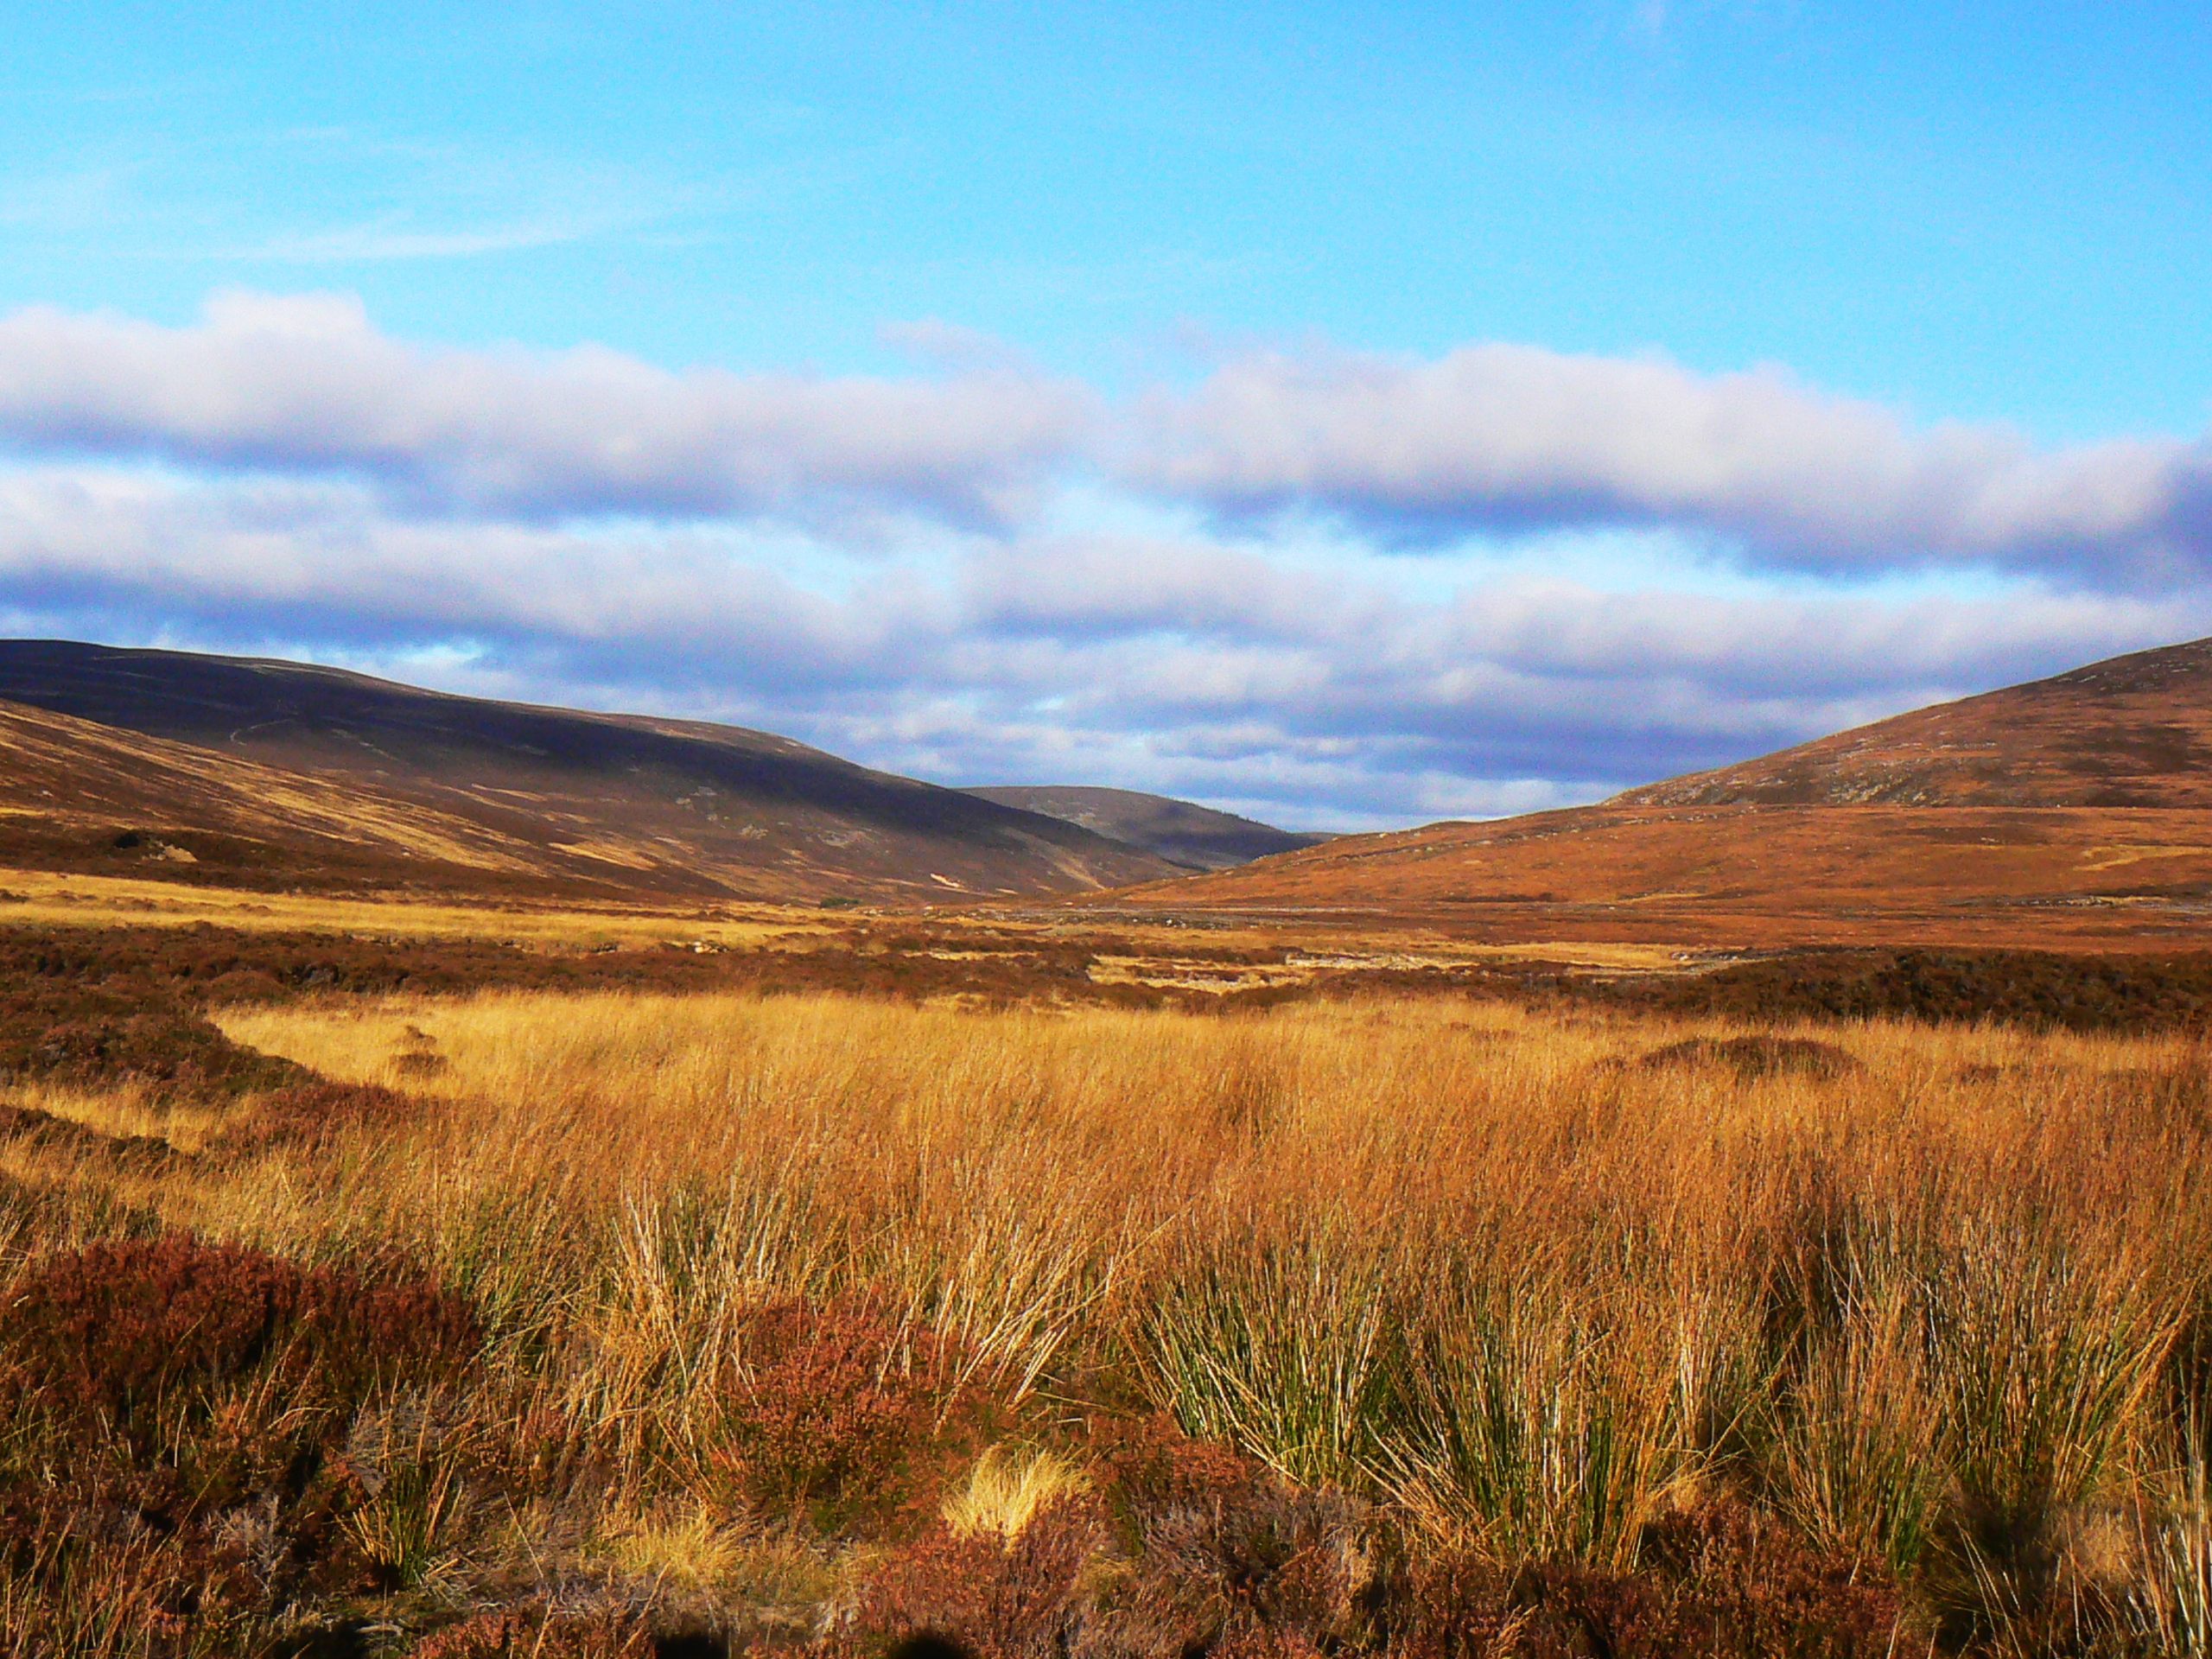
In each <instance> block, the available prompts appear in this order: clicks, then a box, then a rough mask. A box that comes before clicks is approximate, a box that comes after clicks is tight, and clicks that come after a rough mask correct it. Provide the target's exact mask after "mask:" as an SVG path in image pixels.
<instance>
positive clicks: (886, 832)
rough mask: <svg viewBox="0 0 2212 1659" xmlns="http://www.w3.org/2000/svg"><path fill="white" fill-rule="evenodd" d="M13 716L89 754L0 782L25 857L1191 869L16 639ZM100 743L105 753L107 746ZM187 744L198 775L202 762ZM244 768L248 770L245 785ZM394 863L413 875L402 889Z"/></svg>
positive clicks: (193, 662)
mask: <svg viewBox="0 0 2212 1659" xmlns="http://www.w3.org/2000/svg"><path fill="white" fill-rule="evenodd" d="M0 699H5V700H8V701H10V702H16V703H22V704H28V705H31V706H32V707H33V708H35V709H41V710H45V711H48V713H49V714H53V715H66V716H69V717H72V718H73V720H74V721H77V722H79V724H77V725H76V726H73V727H72V728H69V735H68V736H67V738H66V739H64V740H56V741H63V742H64V744H65V747H66V744H67V743H69V742H78V743H84V744H86V745H88V746H89V747H86V749H85V751H84V753H83V755H82V757H81V758H80V759H79V760H74V761H68V762H62V763H59V764H60V765H61V766H62V771H63V772H64V774H65V775H66V779H67V781H66V783H65V784H64V785H62V786H60V787H58V788H57V787H55V785H54V782H53V781H52V780H51V779H45V777H44V774H43V773H41V772H39V771H38V766H39V765H40V764H44V763H33V762H31V761H29V760H23V756H22V751H21V750H20V748H18V750H17V751H16V753H15V754H13V755H10V754H7V753H0V768H10V767H14V766H16V764H17V761H18V760H23V766H24V770H23V771H22V777H21V779H18V778H17V776H16V772H14V771H11V770H0V791H10V792H9V793H8V794H7V796H6V798H7V799H8V800H9V802H10V804H14V805H15V806H16V808H17V811H18V821H17V829H18V830H19V831H20V833H21V834H22V836H24V837H26V838H27V839H26V842H25V845H26V848H27V849H31V848H32V847H34V845H35V843H37V842H39V841H40V840H41V838H44V839H45V840H48V841H52V840H59V841H61V842H71V843H72V844H73V841H72V838H75V839H78V840H81V838H82V835H83V832H84V822H83V821H84V819H85V818H86V815H87V814H90V815H91V816H92V817H99V818H102V819H103V820H105V819H106V818H109V817H114V818H117V819H118V827H117V829H115V830H113V831H111V837H112V836H113V835H114V834H118V833H124V834H127V833H130V832H131V831H134V830H135V831H136V832H137V833H138V834H139V836H140V837H141V840H142V842H143V841H146V840H156V841H159V842H162V843H164V844H167V845H171V846H183V847H186V848H188V849H190V848H193V847H194V842H193V840H192V832H203V833H219V834H227V835H235V836H243V837H245V838H246V839H247V840H249V841H251V842H254V843H256V846H257V849H258V851H257V852H256V853H255V855H254V856H252V857H246V856H243V855H241V856H240V857H239V858H238V859H236V860H234V861H233V862H234V863H235V864H236V865H237V867H238V868H239V869H240V870H245V869H246V868H249V867H251V866H252V865H254V864H255V863H256V862H258V863H260V864H261V865H263V866H265V867H267V868H270V869H271V870H273V871H279V872H281V873H282V875H281V878H280V879H283V880H298V879H300V878H301V876H302V873H303V872H304V873H312V872H314V871H318V870H321V871H324V872H325V873H326V874H330V875H333V876H334V877H335V878H336V879H340V880H353V881H358V880H362V879H364V878H365V876H368V875H372V874H376V873H377V870H378V869H381V870H382V874H383V875H384V876H385V878H386V879H391V880H434V881H435V883H436V884H437V885H442V886H447V887H451V886H455V885H463V886H466V885H471V884H478V885H491V886H497V885H500V884H501V882H504V883H505V885H509V886H512V884H513V883H514V881H515V880H525V881H528V882H534V883H535V884H537V886H539V887H544V888H549V889H552V890H555V891H576V892H579V893H583V894H594V893H600V894H603V893H637V894H664V895H689V896H713V897H722V896H734V897H740V898H753V899H823V898H829V897H836V896H846V897H855V898H868V899H900V898H905V899H924V898H927V897H931V896H943V895H945V894H948V893H968V894H998V895H1017V894H1040V893H1067V892H1071V891H1080V890H1082V889H1084V888H1090V887H1103V886H1109V885H1113V884H1116V883H1122V882H1129V881H1141V880H1148V879H1154V878H1157V877H1160V876H1162V875H1166V874H1172V873H1173V872H1174V870H1175V867H1174V866H1173V865H1171V864H1169V863H1168V862H1167V861H1165V860H1163V859H1160V858H1158V857H1155V856H1154V855H1151V854H1149V853H1147V852H1144V851H1142V850H1141V849H1136V848H1134V847H1130V846H1128V845H1126V844H1123V843H1121V842H1113V841H1109V840H1107V839H1105V838H1103V837H1102V836H1096V835H1093V834H1091V833H1090V831H1088V830H1085V829H1082V828H1081V827H1080V826H1077V825H1075V824H1071V823H1064V822H1062V821H1060V820H1058V819H1056V818H1052V817H1043V816H1040V815H1039V814H1036V813H1032V812H1024V811H1021V810H1018V809H1015V808H1013V807H1008V806H1003V805H1001V804H997V803H995V802H991V801H987V800H982V799H978V798H976V797H974V796H970V795H965V794H963V793H961V792H960V791H957V790H950V789H940V788H937V787H935V786H934V785H929V784H924V783H918V782H916V781H914V780H913V779H906V778H899V777H896V776H893V775H892V774H890V773H887V772H873V771H870V770H868V768H866V767H863V766H855V765H854V764H852V763H851V762H849V761H846V760H839V759H837V758H836V756H834V755H829V754H825V753H822V752H821V751H819V750H817V749H811V748H809V747H806V746H805V745H804V744H800V743H795V742H792V741H790V740H788V739H785V738H781V737H776V736H773V735H771V734H767V733H764V732H754V731H748V730H745V729H743V728H736V727H728V726H716V725H711V724H709V723H706V722H703V721H676V720H661V719H655V718H652V717H648V716H644V715H603V714H594V713H586V712H581V711H576V710H571V709H548V708H537V707H532V706H528V705H524V704H518V703H508V702H492V701H487V700H485V699H481V698H474V697H461V696H446V695H442V694H440V693H436V692H431V691H423V690H416V689H415V688H412V687H409V686H404V685H397V684H393V683H389V682H386V681H381V680H375V679H371V678H368V677H365V676H363V675H359V674H352V673H347V672H344V671H340V670H336V669H328V668H321V667H315V666H311V665H308V664H298V663H284V662H269V661H255V660H247V659H243V658H223V657H208V656H200V655H195V654H191V653H187V652H168V651H121V650H115V649H111V648H109V647H105V646H100V645H78V644H73V643H71V642H67V641H60V640H8V641H0ZM83 722H95V723H96V724H95V726H92V727H87V726H86V725H85V724H83ZM18 723H19V724H21V723H22V722H21V721H20V720H19V721H18ZM97 728H109V734H108V736H107V737H105V738H104V739H101V740H99V741H93V739H92V732H94V731H95V730H96V729H97ZM57 729H58V728H57ZM142 739H151V740H156V741H157V742H159V743H160V744H162V745H166V746H168V747H164V748H162V750H161V754H162V767H161V768H160V769H158V771H157V773H156V775H154V776H150V777H145V778H137V777H134V775H133V774H134V772H135V770H136V768H135V766H134V763H133V762H132V761H131V760H130V759H129V758H128V756H129V754H130V753H131V752H132V745H133V743H134V741H137V740H142ZM181 746H189V747H190V750H191V751H192V752H193V753H194V755H196V757H197V758H194V759H186V758H182V756H181V753H180V749H181ZM226 768H232V769H235V771H234V775H233V776H232V777H231V778H230V779H227V780H226V775H225V769H226ZM48 769H49V770H51V768H50V767H49V768H48ZM271 769H274V770H271ZM279 773H281V774H282V775H283V781H278V774H279ZM164 780H166V782H165V781H164ZM303 780H304V781H305V782H306V785H307V786H306V787H305V788H304V789H303V788H302V781H303ZM167 783H175V785H177V787H176V788H175V789H174V790H171V789H168V788H167V787H166V784H167ZM42 789H43V790H49V791H52V792H51V793H50V794H41V793H39V791H41V790H42ZM103 791H105V794H104V793H103ZM270 791H273V793H274V797H275V798H281V799H282V800H283V801H285V802H287V803H291V804H296V803H297V802H298V801H300V800H302V799H303V798H320V799H321V801H322V802H324V803H325V804H326V805H327V809H328V812H329V813H333V814H335V815H337V816H338V817H344V818H348V819H351V818H355V817H365V818H367V819H371V820H377V819H378V818H379V816H380V815H381V817H391V816H392V815H393V814H397V815H399V816H400V817H404V818H406V820H407V822H408V823H409V825H410V829H409V830H408V831H407V834H406V836H405V837H398V836H396V834H395V835H394V836H384V835H383V832H382V831H381V830H378V831H377V832H376V833H374V834H372V835H371V836H369V837H368V842H369V845H368V847H367V849H366V850H365V851H364V852H363V854H362V855H360V856H356V857H353V858H350V859H346V858H335V857H333V856H327V855H326V854H327V849H326V848H324V847H323V846H322V844H321V842H315V843H312V844H297V843H296V841H295V833H296V829H297V826H296V823H294V821H293V819H292V818H290V817H286V816H285V815H284V813H283V812H277V813H276V814H274V815H273V816H272V815H271V814H270V813H266V812H264V813H262V814H261V815H260V816H259V817H255V815H254V813H253V811H251V810H247V809H248V807H249V806H250V804H251V801H252V799H253V798H255V797H256V796H257V794H260V793H264V792H270ZM109 796H112V797H114V798H113V799H112V800H110V799H109V798H108V797H109ZM357 802H358V803H359V805H358V806H357V805H356V803H357ZM126 807H127V808H129V809H130V810H128V811H126V810H124V809H125V808H126ZM286 810H288V811H289V806H288V807H287V809H286ZM241 814H243V816H241ZM410 815H411V816H410ZM379 836H382V839H379V838H378V837H379ZM403 838H404V839H411V841H412V842H415V843H416V845H415V846H414V847H413V848H412V849H411V850H410V851H409V853H408V855H407V856H405V857H398V856H397V855H398V853H399V851H400V850H402V849H397V847H396V846H393V847H387V846H386V845H385V842H395V841H396V840H397V839H403ZM387 855H391V858H397V864H396V865H391V867H390V868H385V867H386V866H387V865H388V864H390V858H388V857H387ZM30 861H32V862H34V863H36V862H38V861H37V860H35V859H34V860H30ZM372 867H373V868H372ZM475 872H482V873H484V874H486V876H492V875H496V876H497V877H498V878H499V880H498V881H491V880H486V881H481V882H480V881H479V877H478V875H477V874H473V873H475Z"/></svg>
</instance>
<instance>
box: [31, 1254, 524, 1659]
mask: <svg viewBox="0 0 2212 1659" xmlns="http://www.w3.org/2000/svg"><path fill="white" fill-rule="evenodd" d="M480 1341H481V1338H480V1332H479V1331H478V1328H477V1325H476V1322H475V1319H474V1316H473V1315H472V1314H471V1313H470V1312H469V1310H468V1309H467V1307H466V1306H463V1305H461V1304H460V1303H459V1302H456V1301H454V1300H453V1299H451V1298H449V1297H448V1296H446V1295H444V1294H442V1293H441V1292H439V1291H438V1290H437V1289H436V1288H435V1287H433V1286H431V1285H429V1284H427V1283H425V1282H423V1281H420V1280H417V1279H410V1278H407V1277H404V1276H391V1277H386V1278H384V1279H372V1278H367V1277H364V1276H362V1275H360V1274H357V1273H353V1272H349V1271H344V1270H340V1269H336V1268H302V1267H300V1266H299V1265H297V1264H296V1263H294V1262H288V1261H285V1260H283V1258H281V1257H277V1256H272V1255H266V1254H264V1253H262V1252H259V1251H256V1250H250V1249H240V1248H238V1247H234V1246H225V1245H213V1244H208V1243H202V1242H201V1241H200V1240H198V1239H195V1238H193V1237H191V1236H188V1235H182V1234H168V1235H164V1236H159V1237H156V1238H152V1239H143V1240H125V1241H119V1242H113V1243H97V1244H93V1245H90V1246H87V1247H86V1248H85V1249H78V1250H65V1251H60V1252H56V1253H54V1254H51V1255H46V1256H43V1257H41V1258H38V1259H36V1260H35V1261H34V1262H32V1263H31V1264H30V1266H29V1268H28V1270H27V1271H26V1272H25V1273H24V1274H22V1276H21V1278H20V1279H19V1280H18V1281H17V1282H16V1285H15V1286H14V1287H13V1288H12V1289H11V1290H10V1292H9V1293H8V1295H7V1303H6V1307H5V1318H4V1320H0V1378H4V1382H5V1386H6V1389H7V1392H8V1393H9V1395H10V1397H11V1398H12V1399H14V1400H15V1401H16V1402H18V1403H17V1405H16V1418H15V1421H14V1422H13V1423H12V1424H11V1426H10V1433H9V1435H8V1437H7V1439H6V1440H5V1442H4V1445H0V1560H4V1567H5V1573H6V1577H7V1580H8V1581H9V1586H10V1592H11V1597H12V1598H13V1599H16V1603H17V1606H16V1613H17V1616H18V1617H19V1618H22V1617H29V1618H35V1619H36V1620H38V1621H39V1622H38V1623H36V1624H33V1625H32V1627H31V1629H32V1633H33V1634H34V1635H37V1634H39V1633H40V1632H41V1630H42V1631H43V1636H44V1639H45V1640H46V1641H48V1643H51V1649H52V1650H54V1651H75V1650H78V1649H79V1647H81V1646H83V1645H85V1644H86V1643H87V1641H88V1639H89V1635H90V1632H92V1630H93V1629H94V1627H95V1626H96V1624H97V1623H98V1621H99V1619H101V1618H106V1617H110V1616H111V1612H112V1610H113V1609H117V1608H120V1609H122V1610H124V1612H125V1614H126V1615H127V1617H128V1618H130V1620H132V1621H134V1622H135V1623H136V1624H138V1625H139V1626H141V1627H143V1629H144V1630H150V1631H152V1632H155V1633H156V1635H161V1634H162V1633H167V1634H168V1636H170V1637H174V1642H173V1643H170V1644H168V1645H165V1644H164V1643H158V1642H157V1643H155V1644H154V1645H153V1646H152V1647H151V1648H150V1649H146V1650H149V1651H154V1652H166V1651H169V1650H171V1647H172V1646H173V1647H174V1650H175V1651H177V1652H179V1653H184V1652H194V1653H197V1652H203V1651H208V1650H210V1643H215V1642H219V1639H220V1638H221V1637H223V1635H224V1632H225V1631H226V1630H230V1629H232V1628H233V1627H236V1628H238V1629H243V1628H244V1626H245V1624H246V1623H247V1622H249V1621H251V1620H252V1619H254V1618H258V1617H262V1616H265V1615H267V1614H269V1613H270V1612H272V1611H275V1610H277V1609H279V1608H281V1607H283V1606H284V1605H287V1604H289V1602H291V1601H292V1600H293V1599H296V1597H299V1596H301V1595H302V1594H304V1593H307V1592H310V1591H314V1590H323V1591H327V1590H328V1589H331V1588H334V1587H340V1586H346V1585H348V1584H356V1583H361V1584H366V1583H373V1582H374V1581H375V1580H376V1578H377V1574H378V1563H377V1562H376V1560H374V1559H373V1554H372V1552H365V1551H364V1550H363V1548H361V1547H360V1543H359V1539H358V1538H357V1537H356V1535H354V1534H353V1531H352V1530H350V1529H349V1526H348V1520H349V1517H350V1516H352V1515H353V1513H354V1512H355V1511H356V1510H359V1508H360V1506H361V1505H362V1504H363V1503H365V1501H367V1498H368V1497H369V1496H370V1495H371V1494H370V1493H369V1491H368V1490H367V1489H366V1488H365V1486H364V1485H363V1484H362V1481H361V1478H360V1475H359V1471H356V1470H355V1469H353V1467H351V1466H350V1465H348V1464H347V1462H346V1459H345V1458H344V1457H343V1456H342V1455H341V1454H340V1448H341V1446H342V1445H343V1442H344V1439H345V1435H346V1431H347V1427H348V1426H349V1424H350V1423H351V1422H352V1421H353V1418H354V1415H355V1414H356V1413H357V1412H359V1410H360V1409H361V1408H364V1407H365V1406H366V1405H367V1404H368V1403H369V1402H372V1400H375V1399H377V1398H379V1397H385V1396H388V1395H391V1392H392V1391H393V1390H396V1389H423V1388H425V1387H433V1386H435V1385H437V1384H439V1383H443V1382H448V1381H451V1380H453V1379H455V1378H457V1377H459V1376H461V1374H462V1373H464V1372H465V1371H466V1370H467V1369H468V1368H469V1367H470V1366H471V1365H472V1364H473V1363H474V1360H475V1355H476V1352H477V1350H478V1348H479V1346H480Z"/></svg>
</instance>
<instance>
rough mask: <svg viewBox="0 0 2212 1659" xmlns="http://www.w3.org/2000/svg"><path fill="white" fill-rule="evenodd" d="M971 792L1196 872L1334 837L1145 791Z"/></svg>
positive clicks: (1018, 788) (1064, 787)
mask: <svg viewBox="0 0 2212 1659" xmlns="http://www.w3.org/2000/svg"><path fill="white" fill-rule="evenodd" d="M967 792H968V793H969V794H970V795H980V796H982V798H984V799H985V800H987V801H996V802H998V803H999V804H1000V805H1001V806H1014V807H1019V808H1020V809H1021V810H1023V811H1025V812H1041V813H1043V814H1044V815H1045V816H1046V817H1049V818H1058V819H1060V820H1062V821H1063V822H1065V823H1075V824H1080V825H1082V826H1083V827H1084V829H1089V830H1091V831H1092V832H1094V833H1095V834H1097V835H1102V836H1107V837H1109V838H1110V839H1112V840H1115V841H1120V842H1128V844H1129V845H1131V846H1133V847H1141V848H1143V849H1145V850H1146V851H1147V852H1150V853H1156V854H1158V855H1160V857H1162V858H1164V859H1166V860H1167V861H1169V862H1170V863H1173V864H1179V865H1182V866H1183V867H1184V868H1186V869H1192V870H1225V869H1229V868H1233V867H1234V866H1236V865H1238V864H1249V863H1250V862H1251V861H1253V860H1254V859H1255V858H1266V857H1268V856H1269V855H1272V854H1274V853H1290V852H1295V851H1297V850H1298V849H1300V848H1301V847H1313V846H1318V845H1319V843H1320V842H1325V841H1326V840H1328V839H1329V837H1328V836H1319V835H1301V834H1300V833H1299V832H1297V831H1295V830H1291V829H1276V828H1275V827H1274V825H1273V824H1268V823H1260V822H1259V821H1258V820H1257V819H1254V818H1245V817H1238V816H1237V815H1236V813H1234V812H1218V811H1216V810H1214V809H1213V808H1211V807H1209V806H1199V805H1197V804H1194V803H1192V802H1190V801H1179V800H1175V799H1173V798H1171V797H1169V796H1166V795H1147V794H1146V793H1144V792H1143V791H1141V790H1134V789H1101V788H1096V787H1092V786H1089V785H1079V784H1057V785H995V786H992V787H988V788H981V789H971V790H969V791H967Z"/></svg>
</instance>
